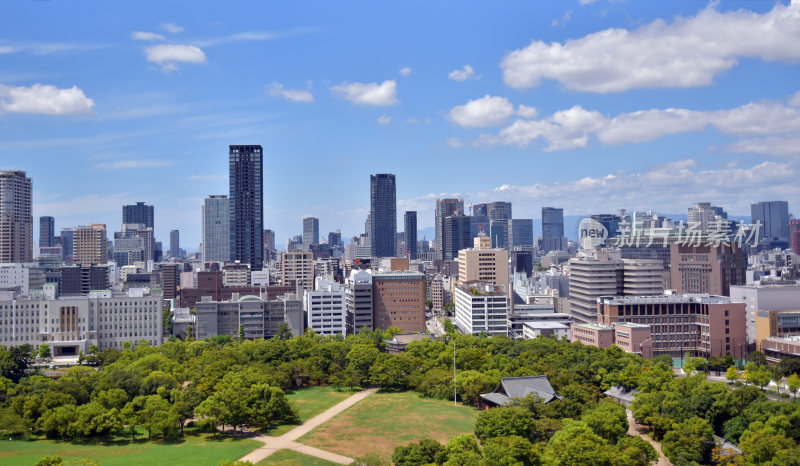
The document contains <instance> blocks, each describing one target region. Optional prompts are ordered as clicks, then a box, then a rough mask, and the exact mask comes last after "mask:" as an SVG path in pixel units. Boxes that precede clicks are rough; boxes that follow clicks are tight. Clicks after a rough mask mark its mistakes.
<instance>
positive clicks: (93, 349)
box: [89, 345, 100, 354]
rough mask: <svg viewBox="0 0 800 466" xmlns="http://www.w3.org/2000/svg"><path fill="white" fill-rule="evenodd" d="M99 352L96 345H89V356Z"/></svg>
mask: <svg viewBox="0 0 800 466" xmlns="http://www.w3.org/2000/svg"><path fill="white" fill-rule="evenodd" d="M99 352H100V348H98V347H97V345H89V354H97V353H99Z"/></svg>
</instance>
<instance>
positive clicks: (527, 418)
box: [475, 408, 534, 442]
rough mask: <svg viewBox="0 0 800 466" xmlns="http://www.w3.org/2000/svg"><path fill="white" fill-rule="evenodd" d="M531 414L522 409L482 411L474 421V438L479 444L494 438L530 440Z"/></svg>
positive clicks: (531, 432) (531, 429) (532, 421)
mask: <svg viewBox="0 0 800 466" xmlns="http://www.w3.org/2000/svg"><path fill="white" fill-rule="evenodd" d="M533 423H534V418H533V414H532V413H531V412H530V411H528V410H527V409H524V408H494V409H490V410H488V411H483V412H481V413H480V414H479V415H478V418H477V419H476V420H475V436H476V437H478V439H479V440H480V441H481V442H485V441H486V440H487V439H490V438H494V437H509V436H517V437H523V438H527V439H529V438H531V436H532V434H533Z"/></svg>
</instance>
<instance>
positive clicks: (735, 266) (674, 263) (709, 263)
mask: <svg viewBox="0 0 800 466" xmlns="http://www.w3.org/2000/svg"><path fill="white" fill-rule="evenodd" d="M746 270H747V259H746V258H745V255H744V252H743V251H742V248H741V247H740V246H739V244H738V243H735V242H732V243H730V244H724V243H721V244H719V245H708V244H701V245H699V246H693V245H683V244H675V243H673V244H670V273H671V278H672V288H674V289H675V290H677V291H678V293H709V294H715V295H722V296H730V287H731V285H744V284H745V283H746V280H745V271H746Z"/></svg>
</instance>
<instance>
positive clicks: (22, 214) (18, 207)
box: [0, 170, 33, 263]
mask: <svg viewBox="0 0 800 466" xmlns="http://www.w3.org/2000/svg"><path fill="white" fill-rule="evenodd" d="M32 260H33V215H32V200H31V179H30V178H28V177H27V176H25V172H24V171H21V170H2V171H0V263H3V262H30V261H32Z"/></svg>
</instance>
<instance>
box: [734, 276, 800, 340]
mask: <svg viewBox="0 0 800 466" xmlns="http://www.w3.org/2000/svg"><path fill="white" fill-rule="evenodd" d="M731 302H734V303H744V304H745V315H746V318H747V343H748V344H755V343H756V311H757V310H761V311H789V310H793V309H797V308H798V307H800V285H743V286H734V285H731Z"/></svg>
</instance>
